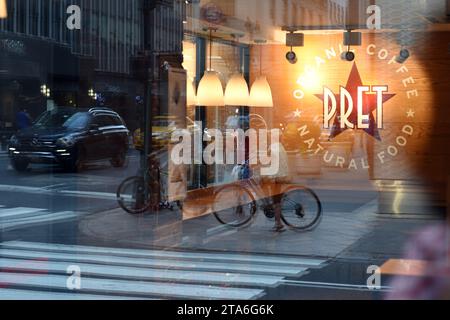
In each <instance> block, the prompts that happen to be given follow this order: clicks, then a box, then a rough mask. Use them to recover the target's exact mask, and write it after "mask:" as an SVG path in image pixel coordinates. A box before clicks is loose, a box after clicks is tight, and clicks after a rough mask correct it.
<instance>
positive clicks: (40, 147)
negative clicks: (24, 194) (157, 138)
mask: <svg viewBox="0 0 450 320" xmlns="http://www.w3.org/2000/svg"><path fill="white" fill-rule="evenodd" d="M128 144H129V131H128V129H127V127H126V126H125V123H124V121H123V120H122V118H121V117H120V116H119V115H118V114H117V113H116V112H114V111H112V110H111V109H108V108H91V109H80V108H57V109H55V110H53V111H47V112H44V113H43V114H42V115H41V116H40V117H39V118H38V119H37V120H36V121H35V122H34V124H33V126H32V127H30V128H27V129H24V130H21V131H19V132H18V133H16V134H15V135H14V136H12V137H11V140H10V143H9V148H8V150H9V156H10V158H11V163H12V166H13V167H14V169H16V170H17V171H25V170H26V169H27V168H28V165H29V164H30V163H59V164H61V165H62V166H63V167H64V168H65V169H66V170H67V171H71V172H76V171H78V170H79V169H80V168H81V166H82V164H83V163H84V162H86V161H89V160H101V159H109V160H110V161H111V164H112V165H113V166H114V167H122V166H123V165H124V164H125V160H126V154H127V151H128Z"/></svg>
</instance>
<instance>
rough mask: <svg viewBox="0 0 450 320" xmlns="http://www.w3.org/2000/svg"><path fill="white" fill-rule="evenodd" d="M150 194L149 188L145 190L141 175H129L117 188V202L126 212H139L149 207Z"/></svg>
mask: <svg viewBox="0 0 450 320" xmlns="http://www.w3.org/2000/svg"><path fill="white" fill-rule="evenodd" d="M146 193H147V194H146ZM150 195H151V192H150V189H149V188H147V192H146V188H145V180H144V178H143V177H131V178H128V179H126V180H125V181H123V182H122V183H121V184H120V186H119V188H118V189H117V202H118V203H119V205H120V207H121V208H122V209H123V210H125V211H126V212H128V213H131V214H139V213H143V212H145V211H147V209H148V208H150V204H151V200H150Z"/></svg>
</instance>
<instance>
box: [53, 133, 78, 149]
mask: <svg viewBox="0 0 450 320" xmlns="http://www.w3.org/2000/svg"><path fill="white" fill-rule="evenodd" d="M56 144H57V145H58V146H61V147H72V146H73V145H74V144H75V139H74V138H73V137H72V136H67V137H62V138H59V139H58V140H57V141H56Z"/></svg>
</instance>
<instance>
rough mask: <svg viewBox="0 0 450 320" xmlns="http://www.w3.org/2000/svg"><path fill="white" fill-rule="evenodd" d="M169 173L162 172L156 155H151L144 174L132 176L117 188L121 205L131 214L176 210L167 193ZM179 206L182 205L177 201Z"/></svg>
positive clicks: (117, 197)
mask: <svg viewBox="0 0 450 320" xmlns="http://www.w3.org/2000/svg"><path fill="white" fill-rule="evenodd" d="M167 177H168V175H167V173H163V172H161V169H160V166H159V162H158V160H157V159H156V157H155V156H154V155H151V156H150V157H149V166H148V169H147V172H145V174H144V175H143V176H135V177H130V178H127V179H126V180H124V181H123V182H122V183H121V184H120V185H119V187H118V188H117V193H116V199H117V202H118V203H119V206H120V207H121V208H122V209H123V210H124V211H126V212H128V213H130V214H141V213H144V212H146V211H148V210H150V209H151V210H153V211H158V210H161V209H169V210H174V205H173V204H171V203H170V202H169V201H168V196H167V194H166V190H167V188H166V181H168V180H167ZM176 204H177V206H178V207H179V208H182V205H181V203H180V202H179V201H177V202H176Z"/></svg>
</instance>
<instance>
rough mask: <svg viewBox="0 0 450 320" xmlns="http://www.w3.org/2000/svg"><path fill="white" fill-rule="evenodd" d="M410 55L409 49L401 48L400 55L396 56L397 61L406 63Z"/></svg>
mask: <svg viewBox="0 0 450 320" xmlns="http://www.w3.org/2000/svg"><path fill="white" fill-rule="evenodd" d="M409 56H410V53H409V50H408V49H402V50H400V54H399V55H398V57H396V58H395V61H397V62H398V63H404V62H405V61H406V60H408V58H409Z"/></svg>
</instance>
